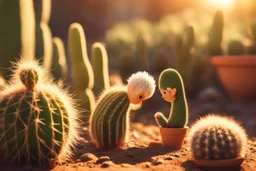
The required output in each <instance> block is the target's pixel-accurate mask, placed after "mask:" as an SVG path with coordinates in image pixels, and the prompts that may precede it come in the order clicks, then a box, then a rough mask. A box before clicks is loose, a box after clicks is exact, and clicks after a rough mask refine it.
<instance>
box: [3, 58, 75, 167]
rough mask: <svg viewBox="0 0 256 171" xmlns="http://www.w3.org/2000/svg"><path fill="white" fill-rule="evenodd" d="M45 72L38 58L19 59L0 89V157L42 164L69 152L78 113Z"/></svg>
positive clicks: (6, 160) (63, 158)
mask: <svg viewBox="0 0 256 171" xmlns="http://www.w3.org/2000/svg"><path fill="white" fill-rule="evenodd" d="M44 73H45V72H44V71H43V69H42V68H41V67H40V66H38V64H37V62H35V61H32V60H31V61H30V60H22V61H21V62H20V63H18V64H17V68H16V70H15V72H14V74H13V77H12V79H11V81H10V83H9V84H8V85H7V86H6V88H5V89H3V90H1V91H0V153H1V155H2V156H1V161H4V162H9V163H26V164H30V163H37V164H39V165H43V164H47V163H48V162H49V161H52V160H54V161H57V162H63V161H65V160H66V159H68V158H69V157H70V156H71V153H72V152H71V147H72V146H73V145H74V144H75V143H76V141H77V135H78V133H77V131H76V130H77V126H78V122H77V121H78V113H77V111H76V109H75V108H74V107H73V106H74V103H73V101H72V99H71V98H70V96H69V95H68V94H67V93H66V91H64V90H62V89H60V88H59V87H57V86H55V85H53V84H52V83H51V82H49V80H46V79H45V75H44Z"/></svg>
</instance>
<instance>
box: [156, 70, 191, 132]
mask: <svg viewBox="0 0 256 171" xmlns="http://www.w3.org/2000/svg"><path fill="white" fill-rule="evenodd" d="M158 84H159V89H160V92H161V94H162V97H163V99H164V100H165V101H167V102H171V103H172V107H171V111H170V116H169V118H168V119H167V118H166V117H165V116H164V115H163V114H162V113H160V112H157V113H156V114H155V119H156V122H157V123H158V124H159V126H161V127H167V128H183V127H185V126H186V124H187V122H188V107H187V100H186V95H185V90H184V85H183V80H182V77H181V76H180V74H179V73H178V72H177V71H176V70H175V69H171V68H169V69H166V70H164V71H163V72H162V73H161V75H160V77H159V83H158Z"/></svg>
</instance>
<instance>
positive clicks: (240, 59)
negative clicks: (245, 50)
mask: <svg viewBox="0 0 256 171" xmlns="http://www.w3.org/2000/svg"><path fill="white" fill-rule="evenodd" d="M210 62H211V63H212V64H213V65H215V66H218V67H219V66H243V67H245V66H254V67H255V66H256V55H220V56H212V57H211V58H210Z"/></svg>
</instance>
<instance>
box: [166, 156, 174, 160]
mask: <svg viewBox="0 0 256 171" xmlns="http://www.w3.org/2000/svg"><path fill="white" fill-rule="evenodd" d="M164 159H165V160H172V159H173V158H172V157H166V158H164Z"/></svg>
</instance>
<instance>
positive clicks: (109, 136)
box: [90, 72, 155, 148]
mask: <svg viewBox="0 0 256 171" xmlns="http://www.w3.org/2000/svg"><path fill="white" fill-rule="evenodd" d="M154 91H155V81H154V79H153V77H151V76H150V75H148V73H146V72H138V73H136V74H133V75H132V76H131V77H130V78H129V79H128V86H127V90H126V89H125V87H111V88H110V89H107V90H105V91H104V93H103V94H102V95H101V96H100V98H99V100H98V102H97V104H96V107H95V109H94V111H93V112H92V114H91V118H90V133H91V137H92V139H93V140H94V142H95V144H96V146H97V147H98V148H117V147H122V146H124V145H125V143H126V141H127V135H128V131H129V106H130V103H132V104H139V103H141V102H142V101H143V100H146V99H148V98H150V97H151V96H152V95H153V93H154Z"/></svg>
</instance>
